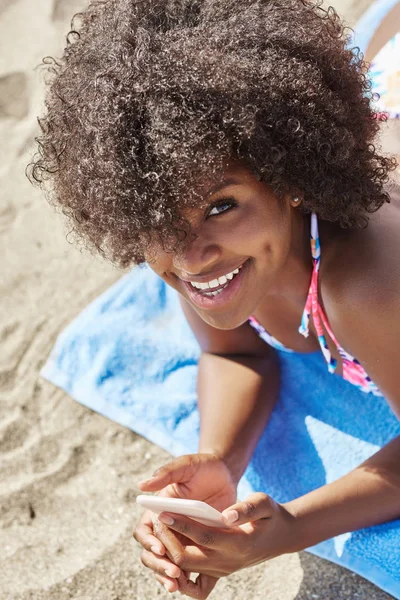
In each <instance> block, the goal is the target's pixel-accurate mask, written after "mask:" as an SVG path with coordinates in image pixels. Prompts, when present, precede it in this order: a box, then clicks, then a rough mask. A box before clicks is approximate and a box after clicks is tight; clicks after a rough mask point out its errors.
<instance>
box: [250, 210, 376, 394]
mask: <svg viewBox="0 0 400 600" xmlns="http://www.w3.org/2000/svg"><path fill="white" fill-rule="evenodd" d="M311 253H312V256H313V259H314V268H313V272H312V276H311V284H310V288H309V291H308V296H307V300H306V305H305V307H304V311H303V316H302V319H301V325H300V327H299V333H301V334H302V335H304V337H308V335H309V327H308V325H309V321H310V315H311V314H312V317H313V321H314V325H315V329H316V330H317V334H318V341H319V345H320V346H321V350H322V354H323V355H324V358H325V360H326V363H327V366H328V371H329V372H330V373H334V372H335V371H336V367H337V361H336V360H335V359H334V358H333V357H332V355H331V353H330V350H329V348H328V345H327V343H326V339H325V335H324V329H323V326H324V327H325V329H326V331H327V332H328V335H329V336H330V337H331V339H332V340H333V342H334V343H335V345H336V348H337V350H338V352H339V355H340V356H341V358H342V362H343V378H344V379H346V380H347V381H349V382H350V383H352V384H353V385H356V386H357V387H358V388H359V389H360V390H362V391H363V392H366V393H372V394H375V396H382V395H383V394H382V392H381V391H380V390H379V388H378V387H377V386H376V385H375V384H374V382H373V381H372V380H371V378H370V377H368V375H367V373H366V372H365V370H364V368H363V367H362V366H361V364H360V363H359V362H358V360H357V359H356V358H354V356H351V354H349V353H348V352H346V350H344V349H343V348H342V347H341V346H340V345H339V343H338V341H337V339H336V337H335V336H334V334H333V332H332V329H331V328H330V325H329V323H328V320H327V318H326V316H325V314H324V311H323V310H322V307H321V306H320V304H319V302H318V274H319V265H320V260H321V247H320V243H319V232H318V218H317V215H316V214H315V213H313V214H312V215H311ZM249 323H250V325H251V326H252V327H253V328H254V329H255V330H256V331H257V333H258V335H259V336H260V337H261V338H262V339H263V340H264V341H265V342H267V343H268V344H270V345H271V346H273V347H274V348H276V349H277V350H282V351H284V352H293V350H290V349H289V348H286V347H285V346H284V345H283V344H281V343H280V342H279V341H278V340H277V339H275V338H274V337H273V336H272V335H270V334H269V333H268V332H267V331H266V330H265V329H264V327H263V326H262V325H261V324H260V323H259V322H258V321H257V319H255V318H254V317H250V319H249Z"/></svg>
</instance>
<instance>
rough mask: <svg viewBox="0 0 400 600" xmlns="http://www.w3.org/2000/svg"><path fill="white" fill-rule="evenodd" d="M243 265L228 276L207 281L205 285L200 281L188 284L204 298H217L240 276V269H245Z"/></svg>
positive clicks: (227, 274)
mask: <svg viewBox="0 0 400 600" xmlns="http://www.w3.org/2000/svg"><path fill="white" fill-rule="evenodd" d="M243 264H244V263H242V264H241V265H240V266H239V267H237V268H236V269H234V270H233V271H231V272H230V273H226V275H222V276H221V277H217V278H215V279H212V280H211V281H206V282H204V283H199V282H198V281H189V282H188V283H189V284H190V285H191V286H192V287H193V288H194V290H195V291H196V292H197V293H199V294H201V295H202V296H207V297H209V298H211V297H213V296H217V295H218V294H220V293H221V292H222V291H223V290H224V289H226V288H227V287H228V286H229V285H230V283H231V281H232V280H233V279H234V278H235V277H236V275H238V274H239V272H240V269H241V268H242V267H243Z"/></svg>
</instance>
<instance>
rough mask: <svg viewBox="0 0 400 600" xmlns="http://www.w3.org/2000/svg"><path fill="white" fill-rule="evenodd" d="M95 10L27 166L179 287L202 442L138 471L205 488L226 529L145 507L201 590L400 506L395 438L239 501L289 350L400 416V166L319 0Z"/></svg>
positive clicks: (171, 563)
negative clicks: (290, 486)
mask: <svg viewBox="0 0 400 600" xmlns="http://www.w3.org/2000/svg"><path fill="white" fill-rule="evenodd" d="M80 19H81V23H80V25H79V27H78V25H77V24H76V26H75V29H74V31H73V32H72V33H71V34H70V36H69V42H70V43H69V45H68V46H67V48H66V49H65V52H64V56H63V58H62V60H61V61H60V62H55V63H54V64H53V65H52V67H51V69H52V71H53V74H54V78H53V80H52V82H51V86H50V89H49V93H48V96H47V103H46V104H47V114H46V115H45V117H44V118H43V119H42V120H41V121H40V123H41V127H42V136H41V137H40V138H39V149H40V153H41V155H40V156H39V157H38V158H37V160H36V162H35V164H34V165H33V166H32V167H31V169H32V171H31V175H32V177H33V178H34V179H36V180H38V181H39V182H43V183H44V182H46V181H48V180H49V181H50V183H51V200H52V201H53V202H54V203H55V204H57V205H58V206H61V207H62V210H63V212H64V213H65V214H67V215H68V216H69V217H70V219H71V222H72V224H73V229H74V231H75V232H76V233H77V234H78V236H79V238H80V239H82V240H85V241H86V242H87V244H88V245H89V246H90V247H92V248H95V249H97V250H98V251H99V252H100V253H101V254H102V255H103V256H105V257H107V258H109V259H110V260H112V261H114V262H115V263H116V264H119V265H121V266H128V265H131V264H134V263H136V264H138V263H142V262H147V263H148V264H149V265H150V266H151V267H152V268H153V270H154V271H155V272H156V273H157V274H158V275H159V276H160V277H161V278H162V279H163V280H164V281H165V282H166V283H168V284H169V285H171V286H172V287H173V288H175V289H176V290H177V291H178V293H179V294H180V297H181V302H182V307H183V310H184V312H185V315H186V317H187V319H188V321H189V323H190V325H191V327H192V329H193V331H194V333H195V334H196V336H197V339H198V341H199V343H200V345H201V348H202V352H203V353H202V357H201V360H200V366H199V385H198V390H199V410H200V415H201V434H200V445H199V452H198V454H195V455H189V456H182V457H180V458H178V459H176V460H175V461H172V462H171V463H169V464H168V465H166V466H164V467H163V468H161V469H160V470H159V471H158V472H157V473H156V474H155V476H154V477H153V478H152V479H151V480H149V481H147V482H142V484H141V487H142V489H143V490H146V491H160V493H162V494H166V495H171V496H178V497H179V496H181V497H186V498H195V499H199V500H205V501H207V502H208V503H209V504H211V505H212V506H215V507H216V508H218V509H220V510H224V511H225V512H224V515H225V520H226V524H227V525H229V529H228V530H215V529H210V528H207V527H205V526H201V525H198V524H195V523H193V522H191V521H190V520H188V519H185V518H183V517H178V516H174V517H171V516H169V515H162V516H161V517H160V520H158V521H155V523H153V520H152V517H151V515H150V514H149V513H145V514H144V516H143V518H142V520H141V522H140V523H139V525H138V527H137V529H136V532H135V537H136V539H137V540H138V541H139V542H140V543H141V544H142V546H143V548H144V550H143V554H142V561H143V563H144V564H145V565H146V566H148V567H149V568H151V569H153V571H154V572H155V574H156V577H157V579H158V580H159V581H160V582H162V583H163V584H164V585H165V586H166V588H167V589H168V590H169V591H175V590H177V589H179V590H180V591H181V592H182V593H184V594H187V595H189V596H192V597H195V598H206V597H207V596H208V594H209V593H210V591H211V590H212V588H213V587H214V585H215V583H216V581H217V580H218V578H219V577H221V576H224V575H227V574H229V573H231V572H233V571H235V570H237V569H241V568H244V567H247V566H250V565H254V564H256V563H259V562H261V561H263V560H267V559H269V558H271V557H274V556H278V555H280V554H283V553H286V552H293V551H297V550H299V549H302V548H306V547H308V546H311V545H313V544H316V543H318V542H320V541H322V540H325V539H328V538H330V537H333V536H336V535H338V534H340V533H343V532H347V531H352V530H356V529H359V528H363V527H367V526H370V525H373V524H377V523H382V522H385V521H389V520H392V519H395V518H398V517H399V516H400V471H399V464H400V460H399V459H400V439H399V438H396V439H394V440H393V441H392V442H391V443H389V444H388V445H387V446H385V447H384V448H383V449H382V450H380V451H379V452H377V453H376V454H375V455H374V456H373V457H372V458H371V459H369V460H368V461H366V462H365V463H364V464H362V465H360V467H359V468H357V469H355V470H354V471H353V472H351V473H349V474H348V475H346V476H345V477H343V478H341V479H339V480H338V481H336V482H334V483H331V484H329V485H326V486H324V487H322V488H320V489H318V490H315V491H311V492H310V493H308V494H306V495H305V496H303V497H301V498H297V499H295V500H293V501H291V502H288V503H286V504H284V505H282V504H278V503H276V502H275V501H274V500H273V499H272V498H269V497H268V496H266V495H265V494H261V493H258V494H255V495H253V496H252V497H250V498H248V499H247V500H246V502H244V503H238V504H236V488H237V484H238V481H239V479H240V477H241V475H242V474H243V472H244V470H245V468H246V465H247V464H248V462H249V460H250V457H251V455H252V453H253V450H254V448H255V446H256V444H257V441H258V439H259V436H260V435H261V432H262V431H263V429H264V427H265V425H266V423H267V421H268V418H269V415H270V413H271V411H272V408H273V406H274V402H275V401H276V398H277V394H278V390H279V362H278V360H277V357H276V351H275V348H279V349H282V348H285V349H288V350H294V351H296V352H303V353H310V352H315V351H320V352H322V353H323V356H324V357H325V360H326V363H327V368H328V369H329V371H330V372H331V373H332V377H335V376H339V377H344V378H345V379H347V380H348V381H350V382H351V383H352V384H354V385H356V386H358V387H359V388H360V389H361V390H362V391H363V392H365V393H369V394H375V395H377V396H378V395H384V396H385V398H386V399H387V401H388V402H389V404H390V405H391V407H392V408H393V411H394V412H395V413H396V414H397V415H398V416H400V394H399V391H398V390H399V389H400V374H399V369H398V359H397V347H398V339H399V335H400V322H399V308H400V300H399V299H400V268H399V261H398V256H399V251H400V242H399V236H398V231H399V227H400V206H399V201H398V199H395V198H394V197H393V199H392V202H391V203H389V200H390V197H389V192H388V189H387V188H386V187H385V185H386V184H387V182H388V176H389V173H390V171H392V170H394V168H395V166H396V163H395V161H394V160H393V159H391V158H388V157H385V156H383V155H381V154H380V153H379V151H378V150H377V149H376V148H375V146H374V144H373V142H374V139H375V136H376V134H377V132H378V129H379V124H378V122H377V119H376V118H375V113H374V110H373V108H372V106H371V102H370V101H371V90H370V83H369V81H368V79H367V77H366V66H365V64H364V63H363V61H362V56H359V55H358V54H357V52H351V51H350V50H349V49H348V48H347V45H346V43H347V42H348V39H347V37H346V33H345V31H344V29H343V26H342V24H341V22H340V20H339V18H338V17H337V15H336V14H335V12H334V11H333V10H332V9H329V10H328V11H324V10H323V9H322V8H320V6H319V3H315V2H310V1H308V0H285V1H283V0H269V1H268V0H265V1H261V2H251V1H249V0H246V1H244V0H242V1H241V0H239V1H238V0H235V2H233V1H232V0H223V1H220V2H214V1H212V0H204V1H190V2H189V1H181V2H172V1H171V2H167V1H162V0H153V1H151V0H148V1H147V2H140V3H134V2H132V0H118V1H117V0H98V1H94V2H92V4H91V5H90V7H89V8H88V9H87V11H85V12H84V13H83V14H82V15H81V17H80ZM163 523H164V524H163ZM191 571H193V572H196V573H200V575H199V577H198V578H197V580H196V582H192V581H190V579H189V573H190V572H191Z"/></svg>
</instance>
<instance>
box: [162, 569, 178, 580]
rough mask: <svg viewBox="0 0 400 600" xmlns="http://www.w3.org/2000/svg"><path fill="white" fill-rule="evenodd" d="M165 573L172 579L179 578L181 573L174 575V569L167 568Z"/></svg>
mask: <svg viewBox="0 0 400 600" xmlns="http://www.w3.org/2000/svg"><path fill="white" fill-rule="evenodd" d="M165 574H166V575H167V576H168V577H172V579H178V577H179V575H173V571H172V569H165Z"/></svg>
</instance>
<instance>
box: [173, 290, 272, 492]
mask: <svg viewBox="0 0 400 600" xmlns="http://www.w3.org/2000/svg"><path fill="white" fill-rule="evenodd" d="M181 304H182V308H183V310H184V313H185V315H186V318H187V319H188V321H189V324H190V325H191V327H192V330H193V331H194V333H195V335H196V337H197V339H198V341H199V343H200V346H201V348H202V350H203V353H202V356H201V359H200V364H199V375H198V402H199V412H200V443H199V452H208V453H211V454H217V455H218V456H220V457H221V458H223V460H224V461H225V462H226V464H227V465H228V467H229V469H230V471H231V472H232V474H233V476H234V478H235V480H236V482H238V481H239V479H240V477H241V476H242V474H243V472H244V471H245V469H246V467H247V464H248V462H249V461H250V458H251V456H252V454H253V451H254V449H255V446H256V444H257V442H258V440H259V438H260V436H261V434H262V432H263V430H264V428H265V425H266V423H267V421H268V418H269V416H270V414H271V412H272V409H273V407H274V404H275V402H276V399H277V397H278V388H279V364H278V358H277V356H276V352H275V350H274V349H273V348H271V347H270V346H268V344H266V343H265V342H263V341H262V340H260V338H259V337H258V336H257V334H256V333H255V332H254V330H253V329H252V328H251V327H250V326H249V325H248V324H247V323H246V324H244V325H242V326H241V327H239V328H237V329H235V330H229V331H225V330H224V331H222V330H218V329H215V328H213V327H211V326H210V325H207V324H206V323H205V322H204V321H203V320H202V319H201V318H200V317H199V316H198V315H197V313H196V312H195V311H194V310H193V308H192V307H191V306H189V304H188V303H187V302H186V301H185V300H182V301H181Z"/></svg>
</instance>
